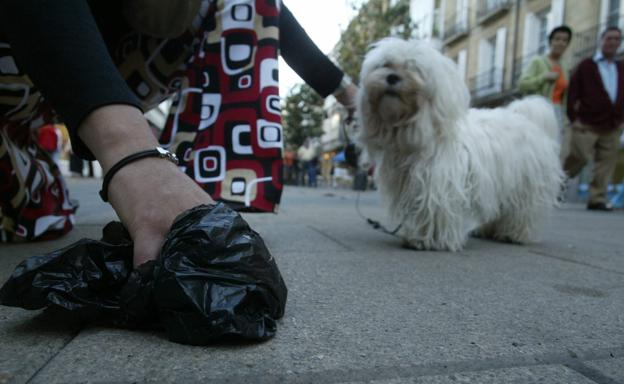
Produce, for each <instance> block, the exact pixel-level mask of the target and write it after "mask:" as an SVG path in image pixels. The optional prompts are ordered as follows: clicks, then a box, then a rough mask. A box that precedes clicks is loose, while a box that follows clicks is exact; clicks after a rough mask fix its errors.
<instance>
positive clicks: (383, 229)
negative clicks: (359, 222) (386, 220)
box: [355, 192, 403, 237]
mask: <svg viewBox="0 0 624 384" xmlns="http://www.w3.org/2000/svg"><path fill="white" fill-rule="evenodd" d="M360 193H361V192H358V193H357V198H356V199H355V210H356V211H357V213H358V215H359V216H360V217H361V218H362V219H364V221H366V222H367V223H368V224H369V225H370V226H371V227H373V229H375V230H378V231H380V232H383V233H385V234H387V235H391V236H395V237H399V236H398V235H397V233H398V232H399V230H400V229H401V227H402V226H403V223H401V224H399V226H398V227H396V229H395V230H394V231H391V230H389V229H388V228H386V227H384V226H383V224H381V223H380V222H379V221H377V220H373V219H371V218H368V217H366V216H364V215H363V214H362V212H361V211H360Z"/></svg>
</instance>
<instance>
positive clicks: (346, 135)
mask: <svg viewBox="0 0 624 384" xmlns="http://www.w3.org/2000/svg"><path fill="white" fill-rule="evenodd" d="M352 124H353V125H354V126H356V124H355V122H354V120H353V118H352V117H351V116H348V117H347V118H346V119H344V121H343V122H342V124H341V129H342V133H343V135H344V138H345V141H346V143H347V144H346V145H345V148H344V151H345V157H347V156H346V154H347V152H348V150H349V149H350V150H351V151H353V153H352V156H353V157H354V159H353V161H349V160H347V164H349V165H351V166H352V167H355V168H356V169H357V167H358V166H359V165H358V161H357V157H358V153H357V149H356V148H355V143H354V142H353V141H351V138H350V137H349V133H348V131H347V126H348V125H352ZM360 193H361V192H360V191H358V193H357V198H356V199H355V210H356V211H357V213H358V215H359V216H360V217H361V218H362V219H363V220H364V221H366V223H368V225H370V226H371V227H373V229H375V230H377V231H380V232H383V233H385V234H387V235H391V236H395V237H399V236H397V233H398V232H399V230H400V229H401V227H402V226H403V223H401V224H399V226H398V227H396V229H395V230H394V231H391V230H389V229H388V228H386V227H385V226H384V225H383V224H381V223H380V222H379V221H377V220H373V219H371V218H369V217H366V216H364V215H363V214H362V212H361V211H360Z"/></svg>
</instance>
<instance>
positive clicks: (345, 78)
mask: <svg viewBox="0 0 624 384" xmlns="http://www.w3.org/2000/svg"><path fill="white" fill-rule="evenodd" d="M352 84H353V81H351V78H350V77H349V75H347V74H346V73H345V74H343V75H342V79H341V80H340V83H339V84H338V87H336V89H335V90H334V92H332V95H334V97H336V98H339V97H341V96H343V95H344V94H345V93H346V92H347V89H348V88H349V86H350V85H352Z"/></svg>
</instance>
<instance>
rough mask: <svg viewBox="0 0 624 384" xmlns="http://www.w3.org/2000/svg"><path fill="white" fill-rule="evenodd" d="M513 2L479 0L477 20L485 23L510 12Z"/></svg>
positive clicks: (508, 0) (509, 0) (507, 0)
mask: <svg viewBox="0 0 624 384" xmlns="http://www.w3.org/2000/svg"><path fill="white" fill-rule="evenodd" d="M512 3H513V0H479V1H478V3H477V20H478V21H479V22H484V21H486V20H489V19H491V18H493V17H494V16H497V15H499V14H502V13H503V12H505V11H508V10H509V9H510V8H511V6H512Z"/></svg>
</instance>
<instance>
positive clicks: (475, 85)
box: [468, 68, 505, 100]
mask: <svg viewBox="0 0 624 384" xmlns="http://www.w3.org/2000/svg"><path fill="white" fill-rule="evenodd" d="M504 75H505V70H504V69H503V68H491V69H488V70H487V71H485V72H481V73H480V74H478V75H476V76H474V77H473V78H471V79H470V81H469V84H468V87H469V89H470V95H471V96H472V97H473V98H474V99H477V100H478V99H483V98H486V97H489V96H492V95H498V94H500V92H502V91H503V79H504Z"/></svg>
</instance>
